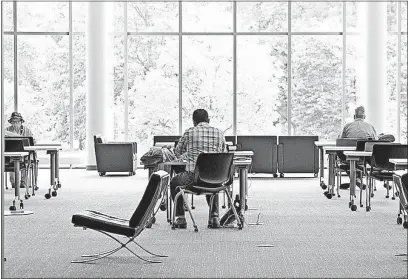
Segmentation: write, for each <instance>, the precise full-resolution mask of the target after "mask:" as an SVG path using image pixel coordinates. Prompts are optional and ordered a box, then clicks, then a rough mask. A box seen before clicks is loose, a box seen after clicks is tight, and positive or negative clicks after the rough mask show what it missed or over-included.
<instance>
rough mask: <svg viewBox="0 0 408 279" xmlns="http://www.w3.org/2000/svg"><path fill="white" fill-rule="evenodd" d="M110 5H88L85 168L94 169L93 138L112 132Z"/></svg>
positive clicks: (90, 3)
mask: <svg viewBox="0 0 408 279" xmlns="http://www.w3.org/2000/svg"><path fill="white" fill-rule="evenodd" d="M110 6H111V5H110V3H108V2H88V17H87V29H86V58H87V63H86V72H87V92H86V149H87V158H86V169H87V170H95V169H96V160H95V148H94V142H93V136H94V135H95V134H101V135H103V136H104V137H106V138H109V137H110V132H111V131H112V129H110V127H109V121H110V118H111V117H112V115H111V114H110V113H109V105H108V102H109V100H110V98H109V97H110V91H111V89H112V87H111V86H110V85H111V83H110V81H109V80H110V75H109V70H110V69H111V67H110V57H111V56H112V53H111V51H110V49H111V48H110V41H111V40H110V38H109V31H110V30H111V26H112V22H111V20H109V19H110V18H111V17H110V16H109V14H111V13H112V9H110Z"/></svg>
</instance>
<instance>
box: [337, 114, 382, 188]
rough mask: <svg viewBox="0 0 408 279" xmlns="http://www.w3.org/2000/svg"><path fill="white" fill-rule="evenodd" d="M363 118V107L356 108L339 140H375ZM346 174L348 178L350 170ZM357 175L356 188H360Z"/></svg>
mask: <svg viewBox="0 0 408 279" xmlns="http://www.w3.org/2000/svg"><path fill="white" fill-rule="evenodd" d="M365 117H366V116H365V109H364V107H363V106H359V107H357V108H356V110H355V113H354V121H353V122H350V123H347V124H346V125H345V126H344V128H343V132H342V134H341V138H357V139H372V140H375V139H377V133H376V131H375V129H374V127H373V126H372V125H371V124H369V123H367V122H365V121H364V119H365ZM341 154H342V153H341ZM343 156H344V155H343ZM341 159H342V160H343V159H344V158H342V157H341ZM344 160H345V159H344ZM344 160H343V161H344ZM346 172H347V174H348V175H349V177H350V170H349V169H347V170H346ZM357 174H358V176H359V177H357V186H360V185H361V177H360V175H359V173H357ZM348 186H349V185H347V184H346V185H343V186H341V188H342V189H345V188H348ZM363 188H365V185H363Z"/></svg>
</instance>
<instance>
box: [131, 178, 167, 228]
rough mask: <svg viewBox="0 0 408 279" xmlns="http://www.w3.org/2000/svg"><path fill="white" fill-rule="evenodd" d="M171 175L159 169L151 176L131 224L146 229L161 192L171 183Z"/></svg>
mask: <svg viewBox="0 0 408 279" xmlns="http://www.w3.org/2000/svg"><path fill="white" fill-rule="evenodd" d="M169 179H170V176H169V174H168V173H167V172H165V171H162V170H159V171H156V172H154V173H152V175H151V176H150V178H149V183H148V184H147V187H146V190H145V192H144V194H143V196H142V199H141V200H140V202H139V204H138V206H137V208H136V210H135V212H133V215H132V217H131V218H130V220H129V226H130V227H133V228H136V227H140V228H141V229H144V228H145V227H146V225H147V223H148V221H149V220H150V218H151V217H152V213H153V210H154V206H155V205H156V203H157V201H158V199H159V196H160V193H163V191H164V189H166V187H167V185H168V184H169Z"/></svg>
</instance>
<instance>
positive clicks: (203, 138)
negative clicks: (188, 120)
mask: <svg viewBox="0 0 408 279" xmlns="http://www.w3.org/2000/svg"><path fill="white" fill-rule="evenodd" d="M209 122H210V120H209V119H208V113H207V111H206V110H204V109H197V110H195V111H194V113H193V123H194V127H191V128H189V129H187V130H186V131H185V132H184V135H183V136H182V137H181V138H180V140H179V142H178V144H177V147H176V149H175V155H176V157H177V158H178V159H180V160H183V161H186V162H187V165H186V169H185V171H182V172H180V173H178V174H177V175H175V176H174V177H173V179H172V180H171V182H170V192H171V197H172V199H173V200H174V198H175V196H176V194H177V193H178V189H177V190H176V187H178V186H181V185H188V184H190V183H192V182H193V181H194V168H195V164H196V161H197V157H198V155H199V154H200V153H203V152H205V153H211V152H224V151H226V149H225V148H226V147H225V137H224V133H223V132H222V131H221V130H220V129H217V128H214V127H211V126H210V125H209V124H208V123H209ZM206 199H207V203H208V205H210V195H207V196H206ZM176 217H177V219H176V221H175V226H176V227H177V228H186V227H187V222H186V218H185V216H184V206H183V200H182V199H178V202H177V204H176ZM209 224H210V226H211V227H213V228H218V227H220V219H219V202H218V195H216V196H215V197H214V200H213V206H212V212H211V220H209Z"/></svg>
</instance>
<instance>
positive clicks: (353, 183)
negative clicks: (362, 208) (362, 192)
mask: <svg viewBox="0 0 408 279" xmlns="http://www.w3.org/2000/svg"><path fill="white" fill-rule="evenodd" d="M355 196H356V161H355V160H350V202H349V207H351V210H352V211H356V210H357V205H355V204H354V198H355Z"/></svg>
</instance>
